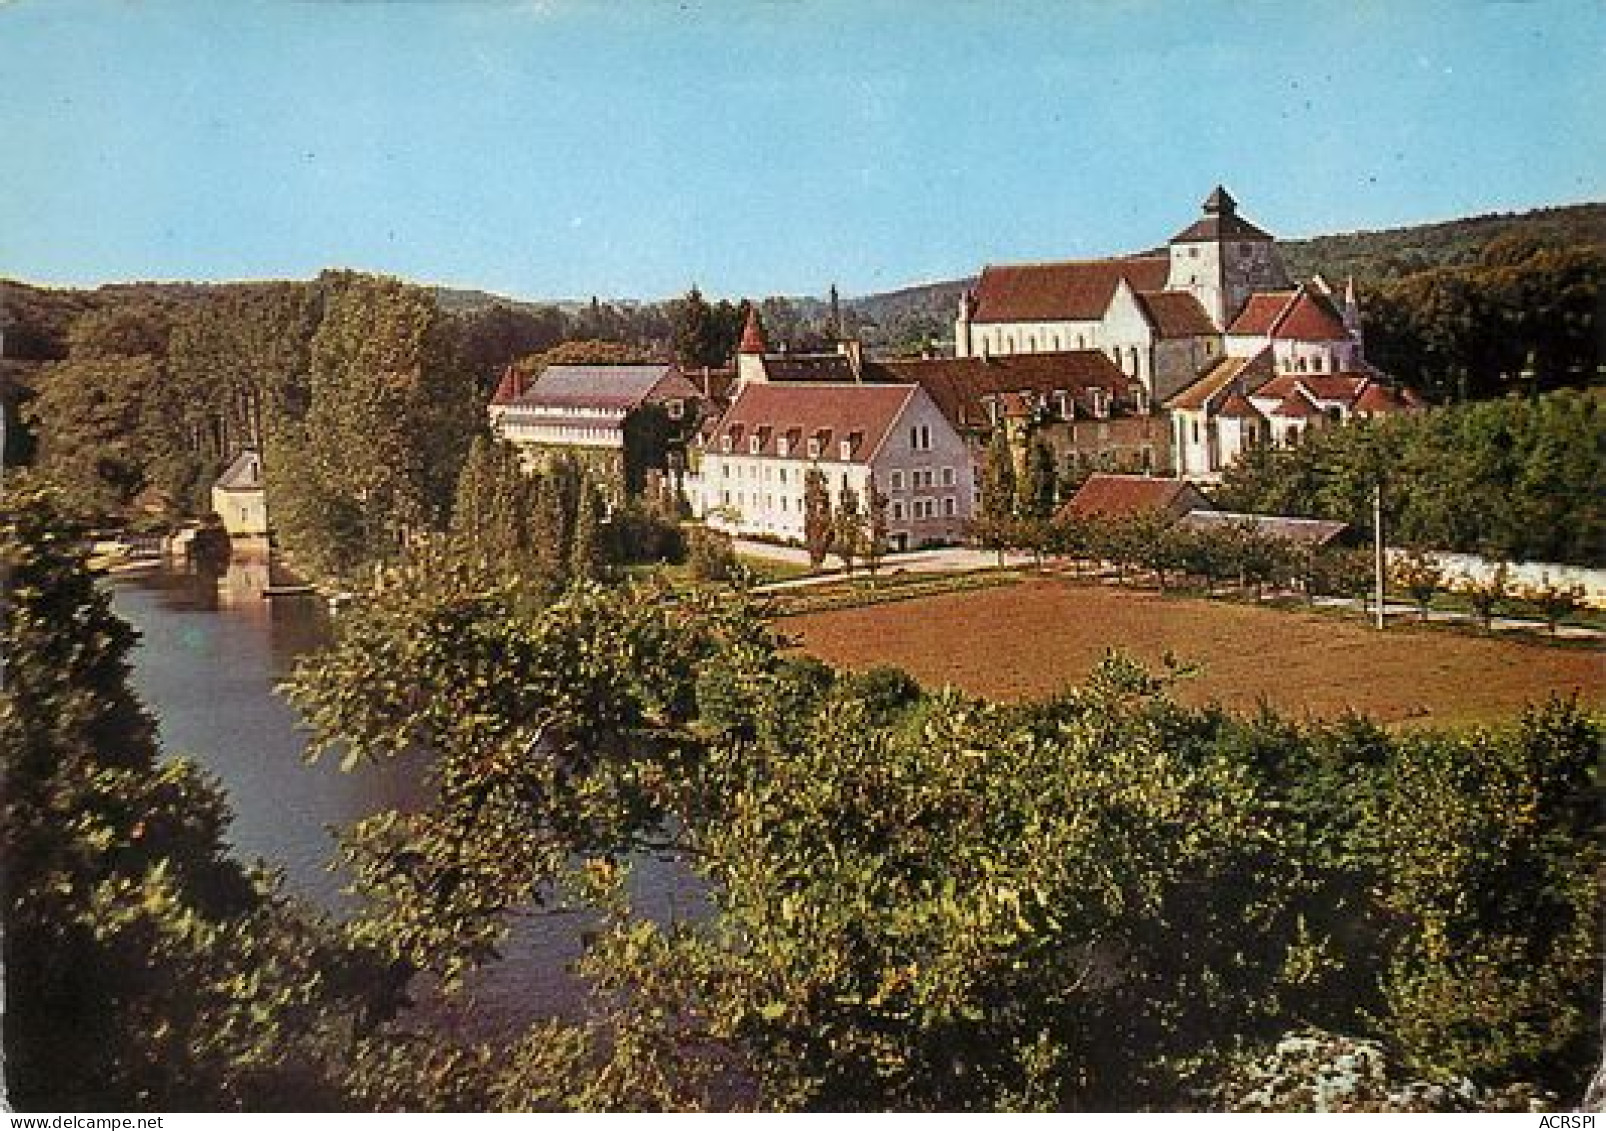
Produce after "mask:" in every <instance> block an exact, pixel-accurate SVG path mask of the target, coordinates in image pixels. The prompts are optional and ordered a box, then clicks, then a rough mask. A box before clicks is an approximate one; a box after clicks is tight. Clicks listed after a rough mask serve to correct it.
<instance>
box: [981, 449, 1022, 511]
mask: <svg viewBox="0 0 1606 1131" xmlns="http://www.w3.org/2000/svg"><path fill="white" fill-rule="evenodd" d="M980 517H982V518H983V519H987V520H998V519H1009V518H1014V517H1015V453H1014V451H1013V450H1012V449H1011V448H1010V444H1009V436H1008V435H1007V433H1006V430H1005V428H1004V427H1003V426H999V427H998V428H995V429H993V438H992V440H991V442H990V443H989V444H988V445H987V459H986V462H985V463H984V464H983V465H982V473H981V516H980Z"/></svg>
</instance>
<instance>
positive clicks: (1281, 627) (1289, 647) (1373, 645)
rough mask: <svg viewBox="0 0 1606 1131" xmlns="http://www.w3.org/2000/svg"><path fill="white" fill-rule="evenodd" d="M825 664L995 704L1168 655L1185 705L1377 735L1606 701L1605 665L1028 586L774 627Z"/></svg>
mask: <svg viewBox="0 0 1606 1131" xmlns="http://www.w3.org/2000/svg"><path fill="white" fill-rule="evenodd" d="M777 626H778V627H779V628H780V629H781V630H782V631H783V632H785V633H786V634H787V635H789V636H791V637H793V638H795V639H797V640H798V641H799V643H800V645H801V647H802V648H803V649H804V650H805V651H808V652H810V653H813V654H814V655H816V656H819V657H820V658H821V659H823V660H826V661H827V662H829V663H833V664H839V665H844V666H847V667H855V668H866V667H872V666H874V665H876V664H892V665H895V666H897V667H901V668H904V669H906V670H907V671H909V672H910V673H911V674H912V675H914V676H915V678H917V679H918V680H920V681H921V683H923V684H925V685H926V686H928V687H940V686H942V685H944V684H951V685H953V686H956V687H960V688H963V689H964V690H966V691H969V692H972V693H975V694H979V695H987V696H991V697H994V698H1000V699H1024V698H1032V697H1036V696H1040V695H1045V694H1048V693H1051V692H1054V691H1057V690H1059V689H1061V688H1063V687H1066V686H1068V685H1073V684H1076V683H1078V682H1080V680H1081V679H1082V677H1083V676H1084V675H1085V674H1086V673H1087V670H1088V669H1089V668H1090V667H1091V666H1092V665H1093V664H1095V663H1096V662H1097V661H1098V659H1099V658H1100V657H1101V656H1102V655H1103V654H1104V653H1105V652H1106V651H1107V650H1109V649H1112V648H1118V649H1120V650H1122V651H1125V652H1127V653H1128V654H1130V655H1132V656H1135V657H1137V658H1138V659H1140V660H1143V661H1145V662H1146V663H1148V664H1150V665H1152V666H1154V667H1155V668H1158V667H1159V665H1160V663H1161V658H1162V657H1163V656H1164V655H1166V654H1167V653H1170V654H1171V655H1174V656H1175V657H1176V658H1177V659H1179V660H1181V661H1183V662H1186V663H1191V664H1196V665H1198V666H1199V668H1200V671H1199V673H1198V674H1197V675H1196V676H1195V677H1193V678H1191V679H1188V680H1186V681H1185V682H1183V683H1182V685H1181V686H1180V687H1179V688H1178V689H1177V695H1178V698H1180V699H1181V700H1183V701H1184V702H1188V703H1194V704H1204V703H1208V702H1219V703H1221V704H1222V705H1223V706H1226V707H1228V708H1230V709H1232V710H1238V711H1252V710H1255V709H1256V708H1257V707H1258V706H1259V705H1260V704H1261V703H1265V704H1267V705H1268V706H1271V707H1272V708H1274V709H1276V710H1277V711H1279V712H1281V713H1283V714H1286V715H1290V716H1294V717H1302V716H1307V715H1311V716H1317V717H1323V718H1332V717H1335V716H1337V715H1340V714H1342V713H1343V712H1344V711H1346V710H1353V711H1356V712H1359V713H1362V714H1366V715H1370V716H1371V717H1372V718H1374V719H1376V720H1378V721H1379V722H1382V723H1389V724H1401V725H1439V724H1446V723H1468V722H1488V721H1493V720H1495V719H1499V718H1503V717H1507V716H1510V715H1511V714H1513V713H1515V712H1516V711H1517V710H1519V709H1520V708H1521V707H1522V706H1523V704H1525V703H1529V702H1533V701H1536V700H1543V699H1545V698H1546V697H1548V696H1549V695H1550V694H1551V693H1552V692H1556V693H1560V694H1563V695H1566V694H1571V693H1574V692H1576V693H1577V694H1578V695H1579V697H1580V699H1581V701H1583V702H1584V703H1586V704H1590V705H1593V706H1595V707H1600V706H1602V705H1603V701H1606V653H1603V652H1602V651H1601V650H1599V649H1584V648H1551V647H1546V646H1544V645H1541V644H1534V643H1527V642H1520V641H1512V640H1502V639H1499V638H1485V637H1481V636H1476V635H1468V634H1464V633H1449V632H1433V631H1423V630H1420V629H1418V628H1417V627H1416V626H1415V625H1414V624H1412V623H1409V622H1400V623H1391V626H1390V628H1389V630H1388V631H1387V632H1384V633H1378V632H1376V631H1375V630H1373V629H1371V628H1369V627H1367V625H1366V624H1365V623H1363V622H1362V621H1360V620H1358V619H1351V618H1338V617H1334V616H1330V615H1321V614H1318V613H1312V612H1306V611H1302V610H1289V609H1271V608H1260V607H1257V606H1255V605H1252V604H1238V603H1235V602H1223V601H1206V600H1202V599H1198V598H1189V597H1180V596H1179V597H1171V596H1162V595H1161V594H1158V593H1155V592H1152V591H1142V590H1129V589H1118V588H1113V587H1110V586H1102V585H1084V584H1075V583H1071V582H1067V581H1064V580H1059V579H1050V578H1040V579H1030V580H1027V581H1024V582H1022V583H1020V584H1017V585H1011V586H1008V587H1007V588H1001V589H980V590H975V591H972V592H965V593H951V594H944V595H941V596H935V597H925V598H918V599H911V600H908V601H901V602H897V603H892V604H883V605H875V606H869V607H864V608H856V609H842V610H837V611H831V612H820V613H809V614H804V615H801V616H795V617H788V618H786V619H785V620H783V621H779V622H777Z"/></svg>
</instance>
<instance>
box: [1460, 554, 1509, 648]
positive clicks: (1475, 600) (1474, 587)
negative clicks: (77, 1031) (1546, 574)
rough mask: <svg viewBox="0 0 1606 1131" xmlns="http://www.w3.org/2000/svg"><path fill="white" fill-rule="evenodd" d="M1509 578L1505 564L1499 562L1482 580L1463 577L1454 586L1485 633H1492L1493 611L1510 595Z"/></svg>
mask: <svg viewBox="0 0 1606 1131" xmlns="http://www.w3.org/2000/svg"><path fill="white" fill-rule="evenodd" d="M1510 576H1511V573H1510V570H1509V569H1508V568H1507V566H1506V563H1505V562H1500V563H1499V564H1498V565H1496V566H1495V568H1494V570H1493V571H1492V572H1490V573H1488V574H1486V575H1485V576H1483V577H1482V578H1475V577H1472V576H1463V577H1462V579H1461V583H1460V584H1459V585H1457V586H1456V592H1458V593H1460V594H1462V595H1463V596H1465V597H1466V599H1467V603H1468V604H1470V605H1471V606H1472V611H1473V612H1475V613H1477V615H1478V620H1479V621H1481V622H1482V624H1483V631H1485V632H1489V631H1492V629H1493V625H1494V614H1495V610H1496V609H1498V608H1499V607H1500V605H1501V603H1502V602H1503V601H1505V600H1506V598H1507V597H1508V596H1509V595H1510V593H1511V582H1510Z"/></svg>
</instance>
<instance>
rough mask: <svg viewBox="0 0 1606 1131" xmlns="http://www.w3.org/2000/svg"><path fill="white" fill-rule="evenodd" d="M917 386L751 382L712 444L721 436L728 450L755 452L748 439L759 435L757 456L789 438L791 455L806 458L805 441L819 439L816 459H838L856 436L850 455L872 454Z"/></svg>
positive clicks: (772, 453) (775, 451)
mask: <svg viewBox="0 0 1606 1131" xmlns="http://www.w3.org/2000/svg"><path fill="white" fill-rule="evenodd" d="M919 391H920V390H919V388H918V386H915V385H890V384H888V385H879V384H877V385H859V384H837V385H827V384H785V383H778V382H777V383H771V382H763V381H749V382H747V383H746V384H744V385H742V386H741V389H740V391H739V392H738V393H737V394H736V399H735V400H734V401H732V402H731V406H730V408H728V409H726V410H725V415H724V416H723V417H721V418H720V421H719V426H718V428H717V429H716V430H715V432H714V436H713V438H712V441H711V442H712V443H714V444H719V443H720V442H721V441H722V440H723V439H724V438H725V437H729V438H730V439H731V440H732V441H733V444H732V454H737V453H740V454H743V455H748V454H753V453H752V449H751V444H750V441H751V438H752V437H753V436H755V435H756V436H758V438H759V450H758V453H757V454H759V455H767V456H775V455H779V454H780V451H779V446H778V445H777V443H776V441H777V439H779V438H780V437H783V436H785V437H788V438H790V439H791V440H793V442H794V443H796V445H797V448H796V451H795V452H794V453H791V458H796V459H803V458H805V452H806V450H807V449H806V447H805V443H806V441H808V440H810V439H818V440H819V441H820V443H821V447H820V455H819V458H820V459H822V460H831V461H835V460H840V459H841V450H840V447H839V444H840V441H842V440H845V439H852V440H854V445H853V452H852V458H853V459H854V460H855V461H859V462H863V461H864V460H867V459H869V458H870V457H871V456H872V455H874V453H875V451H876V450H877V449H878V448H879V447H880V446H881V442H882V440H883V439H885V438H886V435H887V432H888V431H889V430H890V429H891V428H892V426H893V424H894V423H896V422H897V419H898V417H899V416H900V415H902V413H903V410H904V408H905V406H907V405H908V404H909V402H910V401H911V400H912V399H913V398H914V397H915V396H916V395H918V393H919Z"/></svg>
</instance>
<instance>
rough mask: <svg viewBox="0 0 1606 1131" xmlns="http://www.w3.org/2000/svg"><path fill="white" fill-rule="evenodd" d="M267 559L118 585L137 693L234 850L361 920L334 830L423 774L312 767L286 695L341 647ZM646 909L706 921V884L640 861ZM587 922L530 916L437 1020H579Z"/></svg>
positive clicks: (329, 764) (420, 797) (462, 1023)
mask: <svg viewBox="0 0 1606 1131" xmlns="http://www.w3.org/2000/svg"><path fill="white" fill-rule="evenodd" d="M267 583H268V566H267V563H266V562H263V561H244V562H242V561H239V560H236V561H235V562H234V563H232V564H231V565H230V568H229V572H228V574H227V575H225V576H224V577H223V578H221V579H217V580H210V579H206V578H203V577H200V576H197V575H195V574H192V573H183V572H176V571H166V570H162V571H155V572H150V573H143V574H132V575H122V576H119V577H117V578H116V579H115V580H114V581H113V582H112V599H113V605H114V607H115V608H116V610H117V612H118V613H119V615H121V616H122V617H123V618H124V619H125V620H127V621H128V622H129V623H131V624H132V625H133V626H134V627H135V628H136V629H138V630H139V632H140V634H141V640H140V646H139V648H138V649H137V650H136V651H135V654H134V683H135V686H136V687H137V688H138V690H139V692H140V695H141V696H142V697H143V699H144V700H145V703H146V704H147V705H148V706H149V707H150V708H151V710H152V711H153V712H154V713H155V714H156V716H157V718H158V721H159V723H160V726H161V736H162V743H163V747H164V749H165V750H166V751H167V752H168V753H169V754H171V755H178V754H183V755H186V756H188V757H190V758H192V759H194V760H195V762H196V763H198V764H199V765H200V766H202V767H204V768H205V769H206V770H207V771H208V772H210V773H211V774H212V775H213V776H215V777H216V778H217V779H218V780H219V781H220V782H221V783H222V785H223V788H224V790H225V791H226V792H227V793H228V796H229V802H230V805H231V806H232V808H233V810H234V815H235V816H234V824H233V826H232V828H231V832H230V838H229V839H230V841H231V843H232V845H233V847H234V849H235V851H236V852H237V853H238V854H239V855H240V856H241V857H243V858H247V859H255V858H260V859H263V860H266V861H267V862H268V863H270V864H272V865H274V866H275V867H278V868H280V869H282V870H283V872H284V874H285V878H286V881H287V883H288V884H289V886H290V888H291V889H292V890H293V891H294V892H296V893H297V894H299V895H301V896H304V897H306V898H308V899H310V900H312V901H313V902H315V903H318V904H320V905H321V906H323V907H325V908H327V909H328V910H330V911H331V912H333V913H336V914H343V913H349V912H350V910H351V909H352V908H353V907H354V906H355V904H354V901H353V898H352V897H351V896H349V895H347V894H344V892H343V889H344V887H345V885H346V879H345V877H344V876H342V875H341V874H340V873H338V872H336V871H334V870H332V861H333V860H334V856H335V839H334V835H333V830H334V829H336V828H338V827H341V826H345V825H349V824H351V823H352V822H354V821H356V820H359V819H360V818H362V817H364V816H367V815H369V814H371V813H374V812H377V811H379V810H382V809H388V808H401V809H406V808H412V807H417V806H419V805H421V804H423V803H424V802H425V800H426V797H427V789H426V784H425V773H424V770H423V766H422V764H421V763H392V764H387V765H383V766H361V767H358V768H357V769H355V770H353V771H352V772H350V773H343V772H342V771H341V770H340V768H339V765H338V760H337V759H321V760H320V761H318V762H316V763H314V764H311V765H308V764H307V763H306V762H305V761H304V759H303V757H302V755H303V751H304V749H305V734H304V733H303V732H302V731H301V730H300V729H299V727H298V721H299V720H298V717H297V715H296V713H295V711H294V710H293V709H292V708H291V707H290V706H289V705H288V704H287V703H285V702H284V700H283V699H281V698H280V697H279V696H278V695H277V694H276V693H275V691H274V686H275V684H276V683H277V682H278V681H279V680H280V679H282V678H283V677H284V676H286V675H288V674H289V672H290V670H291V668H292V666H293V665H294V663H295V660H296V658H297V657H298V656H300V655H302V654H304V653H306V652H309V651H313V650H315V649H317V648H319V647H321V646H323V645H324V644H325V643H326V642H327V641H328V640H329V637H330V624H329V618H328V614H327V613H326V612H325V610H324V607H323V605H322V603H321V602H319V601H317V600H314V599H310V598H276V599H274V600H271V601H270V600H266V599H264V598H263V597H262V596H261V592H262V589H263V587H264V586H265V585H266V584H267ZM635 871H636V883H635V889H636V891H635V894H636V898H637V902H638V905H639V906H640V907H641V908H642V910H643V911H645V912H646V913H648V914H651V915H653V916H655V917H658V918H672V917H675V916H684V915H686V914H688V913H691V914H700V913H701V911H702V908H703V905H704V903H703V897H702V895H701V889H700V887H699V886H698V883H697V881H696V879H695V878H694V877H693V876H691V875H690V874H689V873H687V872H686V871H685V870H684V869H682V868H680V867H679V866H677V865H675V864H673V863H669V862H664V861H661V860H658V859H656V858H643V859H640V860H638V861H637V863H636V868H635ZM592 925H593V924H592V921H591V920H590V918H589V917H588V916H585V915H581V914H573V913H569V914H532V915H528V916H524V917H521V918H520V919H519V921H518V923H517V925H516V926H515V928H514V933H513V937H512V939H511V940H510V942H509V945H508V948H507V957H506V958H505V959H504V960H503V961H502V962H500V963H497V964H495V965H494V966H492V967H490V968H488V969H486V970H485V971H482V972H481V974H480V975H479V976H477V977H476V979H475V980H474V981H473V983H472V984H471V985H470V987H469V989H468V991H467V993H466V995H463V996H458V997H454V998H452V999H449V1000H445V1001H432V1002H430V1003H428V1005H427V1006H426V1007H425V1008H427V1010H428V1012H429V1013H430V1014H431V1015H432V1017H433V1018H434V1019H435V1020H437V1021H439V1022H442V1023H445V1024H448V1025H451V1026H452V1027H454V1028H458V1029H461V1030H463V1031H466V1032H470V1033H473V1034H476V1035H492V1034H501V1033H506V1032H508V1031H510V1030H512V1029H513V1028H516V1027H518V1026H520V1025H522V1024H523V1023H526V1022H528V1021H529V1020H532V1019H534V1018H537V1017H540V1016H545V1015H552V1014H559V1015H574V1014H576V1013H578V1012H579V1011H580V1010H581V1009H582V1008H583V995H582V992H581V988H580V986H579V985H578V983H577V982H576V980H575V979H574V978H573V977H572V976H570V974H569V973H568V971H567V967H568V965H569V964H570V963H572V962H573V961H574V960H575V959H576V958H577V957H578V956H579V954H580V948H581V936H582V933H583V932H584V931H586V930H589V929H590V928H591V927H592Z"/></svg>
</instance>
